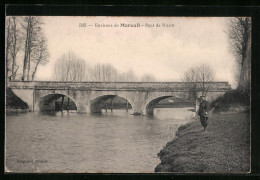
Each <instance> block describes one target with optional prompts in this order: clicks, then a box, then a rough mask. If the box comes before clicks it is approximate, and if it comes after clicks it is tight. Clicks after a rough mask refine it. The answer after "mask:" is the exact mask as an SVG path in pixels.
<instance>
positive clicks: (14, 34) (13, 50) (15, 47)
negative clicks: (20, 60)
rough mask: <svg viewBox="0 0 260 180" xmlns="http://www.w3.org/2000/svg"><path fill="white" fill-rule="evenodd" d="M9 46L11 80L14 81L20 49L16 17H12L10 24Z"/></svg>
mask: <svg viewBox="0 0 260 180" xmlns="http://www.w3.org/2000/svg"><path fill="white" fill-rule="evenodd" d="M10 37H11V44H10V55H11V57H12V80H15V78H16V73H17V70H18V68H19V66H17V64H16V56H17V53H18V51H19V50H20V48H21V37H20V34H19V30H18V28H17V21H16V17H12V24H11V36H10Z"/></svg>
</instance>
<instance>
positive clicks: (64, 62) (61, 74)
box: [54, 52, 86, 82]
mask: <svg viewBox="0 0 260 180" xmlns="http://www.w3.org/2000/svg"><path fill="white" fill-rule="evenodd" d="M54 72H55V79H56V80H57V81H77V82H80V81H84V80H85V77H86V63H85V61H84V60H83V59H81V58H79V57H77V56H76V55H75V54H74V53H72V52H68V53H66V54H63V55H62V56H61V57H60V58H59V59H58V60H57V61H56V63H55V66H54Z"/></svg>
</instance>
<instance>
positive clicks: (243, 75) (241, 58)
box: [227, 17, 251, 88]
mask: <svg viewBox="0 0 260 180" xmlns="http://www.w3.org/2000/svg"><path fill="white" fill-rule="evenodd" d="M227 34H228V39H229V43H230V47H231V49H232V51H233V53H234V55H235V58H236V62H237V71H236V73H238V74H235V76H236V77H239V78H237V79H238V88H241V87H243V86H245V85H246V84H249V83H248V82H250V58H251V56H250V51H251V18H250V17H234V18H232V19H231V20H230V22H229V29H228V33H227Z"/></svg>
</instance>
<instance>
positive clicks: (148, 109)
mask: <svg viewBox="0 0 260 180" xmlns="http://www.w3.org/2000/svg"><path fill="white" fill-rule="evenodd" d="M169 97H173V98H176V99H181V100H183V101H184V100H185V99H186V98H185V96H183V95H177V94H174V95H173V94H165V95H157V96H154V97H151V98H149V99H148V100H147V101H146V104H145V106H144V109H143V112H144V113H145V114H146V115H153V113H154V108H155V107H156V105H157V104H158V103H159V102H160V101H162V100H164V99H167V98H169Z"/></svg>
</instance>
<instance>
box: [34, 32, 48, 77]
mask: <svg viewBox="0 0 260 180" xmlns="http://www.w3.org/2000/svg"><path fill="white" fill-rule="evenodd" d="M48 57H49V52H48V49H47V44H46V38H45V37H44V36H41V38H40V40H39V42H38V43H37V47H36V51H35V52H34V54H33V61H34V62H35V66H34V70H33V72H32V80H34V78H35V73H36V72H37V69H38V66H39V65H40V64H41V65H45V64H46V63H48V62H49V60H48Z"/></svg>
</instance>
